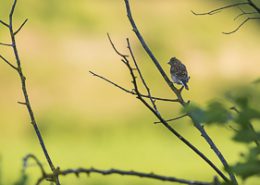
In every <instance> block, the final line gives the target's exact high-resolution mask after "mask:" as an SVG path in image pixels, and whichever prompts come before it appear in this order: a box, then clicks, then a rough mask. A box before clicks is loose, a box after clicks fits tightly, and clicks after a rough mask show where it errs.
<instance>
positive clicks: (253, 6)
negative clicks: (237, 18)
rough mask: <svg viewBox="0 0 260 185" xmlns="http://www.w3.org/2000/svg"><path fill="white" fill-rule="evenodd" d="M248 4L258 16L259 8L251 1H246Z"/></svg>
mask: <svg viewBox="0 0 260 185" xmlns="http://www.w3.org/2000/svg"><path fill="white" fill-rule="evenodd" d="M247 1H248V4H249V5H250V6H251V7H252V8H254V9H255V10H256V11H257V12H258V13H259V14H260V8H259V7H258V6H256V4H255V3H254V2H253V1H252V0H247Z"/></svg>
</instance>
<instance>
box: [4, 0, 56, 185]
mask: <svg viewBox="0 0 260 185" xmlns="http://www.w3.org/2000/svg"><path fill="white" fill-rule="evenodd" d="M16 4H17V0H14V1H13V4H12V8H11V10H10V13H9V27H8V28H9V32H10V36H11V40H12V48H13V53H14V56H15V60H16V63H17V67H15V66H13V65H11V63H10V62H8V61H5V60H4V58H3V57H1V58H2V59H3V60H4V61H5V62H6V63H8V64H9V65H10V66H11V67H12V68H14V69H16V70H17V72H18V74H19V77H20V80H21V85H22V92H23V96H24V99H25V104H26V108H27V110H28V113H29V116H30V120H31V124H32V125H33V128H34V131H35V133H36V135H37V138H38V140H39V143H40V145H41V148H42V150H43V153H44V156H45V158H46V160H47V162H48V164H49V166H50V168H51V170H52V173H53V177H54V178H53V179H52V180H53V181H54V182H55V183H56V184H57V185H60V182H59V179H58V176H57V175H56V170H57V169H56V168H55V166H54V164H53V162H52V160H51V158H50V156H49V153H48V151H47V148H46V146H45V144H44V140H43V138H42V135H41V132H40V130H39V128H38V124H37V122H36V119H35V116H34V112H33V109H32V106H31V103H30V99H29V95H28V92H27V87H26V78H25V76H24V73H23V70H22V64H21V60H20V57H19V54H18V49H17V46H16V39H15V33H18V32H19V31H20V30H21V29H22V27H23V25H24V24H25V23H26V21H25V22H24V23H23V24H22V25H21V26H20V28H19V29H18V30H17V31H16V32H14V30H13V14H14V11H15V7H16Z"/></svg>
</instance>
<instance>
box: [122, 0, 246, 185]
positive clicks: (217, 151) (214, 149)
mask: <svg viewBox="0 0 260 185" xmlns="http://www.w3.org/2000/svg"><path fill="white" fill-rule="evenodd" d="M124 1H125V6H126V11H127V16H128V19H129V22H130V23H131V26H132V28H133V31H134V33H135V34H136V36H137V38H138V39H139V41H140V43H141V45H142V47H143V48H144V49H145V51H146V53H147V54H148V55H149V56H150V58H151V60H152V62H153V63H154V64H155V66H156V67H157V69H158V70H159V71H160V73H161V75H162V76H163V78H164V80H165V82H166V83H167V84H168V86H169V87H170V88H171V89H172V91H173V92H174V93H175V95H176V96H177V98H178V99H179V103H180V104H181V105H182V106H184V107H186V106H187V105H188V104H187V102H185V101H184V99H183V98H182V95H181V93H180V92H179V90H178V89H177V88H176V87H175V86H174V85H173V83H172V82H171V81H170V80H169V78H168V76H167V75H166V73H165V72H164V70H163V69H162V67H161V65H160V64H159V62H158V61H157V59H156V58H155V56H154V55H153V53H152V52H151V50H150V49H149V47H148V46H147V44H146V42H145V41H144V39H143V37H142V35H141V34H140V32H139V30H138V28H137V26H136V24H135V21H134V20H133V17H132V13H131V9H130V5H129V0H124ZM243 4H245V3H243ZM146 106H147V105H146ZM147 107H148V106H147ZM148 108H149V107H148ZM149 109H150V108H149ZM150 110H151V109H150ZM154 114H155V113H154ZM155 115H156V114H155ZM156 116H157V118H158V119H159V121H161V122H162V123H163V124H164V125H165V126H166V127H167V128H168V129H169V130H171V129H172V128H171V127H170V126H169V125H168V123H167V122H165V120H163V119H162V118H161V117H160V116H158V115H156ZM188 116H189V117H190V118H191V120H192V122H193V123H194V126H195V127H196V128H197V129H198V130H199V132H200V133H201V135H202V137H203V138H204V139H205V141H206V142H207V143H208V145H209V146H210V148H211V149H212V150H213V151H214V153H215V154H216V156H217V157H218V158H219V160H220V161H221V162H222V164H223V165H224V167H225V169H226V170H227V172H228V174H229V176H230V179H231V181H232V183H233V184H237V181H236V178H235V176H234V174H233V173H232V172H231V171H230V170H229V169H230V168H229V165H228V163H227V161H226V160H225V158H224V156H223V155H222V153H221V152H220V151H219V149H218V148H217V147H216V145H215V144H214V142H213V141H212V139H211V138H210V137H209V135H208V134H207V132H206V131H205V129H204V128H203V126H202V125H201V123H199V122H198V121H197V120H196V119H195V118H194V116H193V115H192V114H191V113H188ZM171 131H172V130H171ZM173 132H176V131H175V130H174V129H173ZM174 135H176V134H174ZM178 135H179V134H178ZM176 136H177V135H176ZM177 137H178V136H177ZM180 137H182V136H180V135H179V137H178V138H179V139H181V138H180ZM185 144H186V143H185ZM190 148H191V147H190ZM195 152H196V151H195ZM196 153H197V152H196ZM197 154H198V153H197ZM200 157H202V156H201V155H200ZM202 158H203V157H202ZM203 159H204V160H205V158H203ZM208 164H210V163H208ZM211 167H212V168H213V169H214V170H216V172H217V173H218V174H219V175H220V176H221V177H222V178H223V179H224V180H225V181H226V182H229V179H227V178H226V176H225V175H223V173H222V172H219V171H218V170H217V169H216V168H214V167H213V166H212V165H211Z"/></svg>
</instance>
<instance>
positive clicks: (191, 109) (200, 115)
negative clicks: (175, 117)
mask: <svg viewBox="0 0 260 185" xmlns="http://www.w3.org/2000/svg"><path fill="white" fill-rule="evenodd" d="M183 112H184V113H189V114H191V116H192V118H193V119H194V120H195V121H196V122H199V123H204V122H205V119H206V114H205V111H204V110H202V109H201V108H200V107H198V106H197V105H194V104H190V105H188V106H186V107H185V108H184V111H183Z"/></svg>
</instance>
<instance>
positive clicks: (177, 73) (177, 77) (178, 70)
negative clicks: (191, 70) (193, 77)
mask: <svg viewBox="0 0 260 185" xmlns="http://www.w3.org/2000/svg"><path fill="white" fill-rule="evenodd" d="M168 64H170V65H171V68H170V73H171V77H172V80H173V82H174V83H176V84H180V85H182V86H184V87H185V89H187V90H189V87H188V85H187V83H188V81H189V79H190V77H189V76H188V72H187V69H186V67H185V65H184V64H183V63H181V61H180V60H178V59H177V58H176V57H173V58H171V59H170V61H169V62H168Z"/></svg>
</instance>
